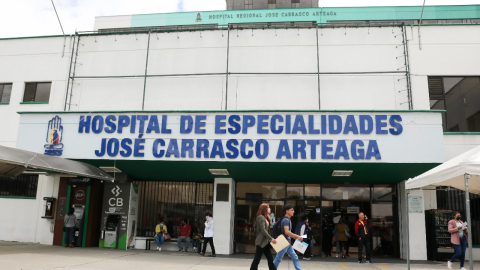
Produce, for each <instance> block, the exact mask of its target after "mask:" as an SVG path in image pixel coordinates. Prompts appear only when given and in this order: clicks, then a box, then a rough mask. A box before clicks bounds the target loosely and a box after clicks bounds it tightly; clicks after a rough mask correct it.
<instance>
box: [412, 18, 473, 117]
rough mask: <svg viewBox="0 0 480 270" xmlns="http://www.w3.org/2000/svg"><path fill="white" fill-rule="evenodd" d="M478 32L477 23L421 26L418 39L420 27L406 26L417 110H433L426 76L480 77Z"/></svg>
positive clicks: (414, 101) (414, 106)
mask: <svg viewBox="0 0 480 270" xmlns="http://www.w3.org/2000/svg"><path fill="white" fill-rule="evenodd" d="M477 32H478V26H468V25H465V26H422V27H421V39H419V36H418V27H413V26H412V27H407V35H408V48H409V56H410V72H411V74H412V75H411V77H412V94H413V108H414V109H416V110H428V109H430V107H429V105H428V100H429V96H428V80H427V76H480V66H479V65H477V64H476V63H478V62H479V61H480V55H479V54H477V53H474V52H475V51H478V50H480V36H479V35H476V34H475V33H477ZM419 40H421V49H420V46H419V43H420V42H419Z"/></svg>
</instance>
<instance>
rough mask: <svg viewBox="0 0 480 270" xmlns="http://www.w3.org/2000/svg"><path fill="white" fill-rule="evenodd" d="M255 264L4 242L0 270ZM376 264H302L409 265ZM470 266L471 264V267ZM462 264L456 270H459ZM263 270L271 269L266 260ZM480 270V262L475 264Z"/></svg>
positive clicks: (205, 268)
mask: <svg viewBox="0 0 480 270" xmlns="http://www.w3.org/2000/svg"><path fill="white" fill-rule="evenodd" d="M252 260H253V255H251V254H248V255H247V254H238V255H231V256H217V257H216V258H211V257H200V256H199V255H198V254H197V253H193V252H188V253H184V252H171V251H162V252H158V251H145V250H109V249H100V248H63V247H58V246H44V245H39V244H29V243H16V242H2V241H0V268H1V269H2V270H3V269H5V270H17V269H18V270H46V269H74V270H134V269H135V270H136V269H145V270H150V269H172V270H187V269H195V270H221V269H226V268H228V269H249V268H250V264H251V262H252ZM374 262H375V263H374V264H358V263H356V262H355V261H354V259H349V260H340V259H337V258H328V259H326V258H315V259H314V260H311V261H301V262H300V263H301V266H302V269H329V270H330V269H333V270H336V269H372V270H373V269H375V270H377V269H386V270H387V269H388V270H397V269H398V270H400V269H406V268H407V267H406V263H405V261H403V260H399V259H385V258H383V259H378V260H377V261H374ZM467 266H468V264H467ZM458 268H459V267H458V263H456V264H455V265H454V269H458ZM259 269H268V267H267V264H266V262H265V259H263V260H262V262H261V264H260V267H259ZM278 269H280V270H287V269H294V267H293V264H292V261H291V260H290V259H287V257H285V258H284V260H283V261H282V263H281V264H280V266H279V268H278ZM411 269H425V270H430V269H431V270H436V269H447V267H446V262H429V261H420V262H413V264H412V268H411ZM475 269H480V262H477V263H476V264H475Z"/></svg>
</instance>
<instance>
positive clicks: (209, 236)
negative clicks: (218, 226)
mask: <svg viewBox="0 0 480 270" xmlns="http://www.w3.org/2000/svg"><path fill="white" fill-rule="evenodd" d="M205 219H206V220H205V233H204V234H203V238H204V239H205V240H204V241H203V249H202V252H200V255H202V256H205V250H206V249H207V243H210V248H211V249H212V255H211V257H215V246H214V245H213V236H214V228H215V227H214V223H213V216H212V214H210V213H207V214H206V215H205Z"/></svg>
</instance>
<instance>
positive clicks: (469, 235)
mask: <svg viewBox="0 0 480 270" xmlns="http://www.w3.org/2000/svg"><path fill="white" fill-rule="evenodd" d="M469 178H470V175H469V174H468V173H466V174H465V209H466V211H467V223H468V225H467V227H468V228H472V219H471V217H470V192H469V190H468V179H469ZM467 235H468V261H469V264H470V267H469V269H470V270H473V256H472V255H473V253H472V234H471V230H470V229H469V230H468V234H467Z"/></svg>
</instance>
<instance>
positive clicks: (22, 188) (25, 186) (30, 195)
mask: <svg viewBox="0 0 480 270" xmlns="http://www.w3.org/2000/svg"><path fill="white" fill-rule="evenodd" d="M37 188H38V174H21V175H19V176H17V177H15V178H10V177H4V176H0V198H23V199H36V198H37Z"/></svg>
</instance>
